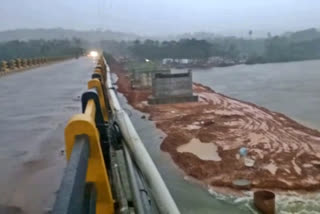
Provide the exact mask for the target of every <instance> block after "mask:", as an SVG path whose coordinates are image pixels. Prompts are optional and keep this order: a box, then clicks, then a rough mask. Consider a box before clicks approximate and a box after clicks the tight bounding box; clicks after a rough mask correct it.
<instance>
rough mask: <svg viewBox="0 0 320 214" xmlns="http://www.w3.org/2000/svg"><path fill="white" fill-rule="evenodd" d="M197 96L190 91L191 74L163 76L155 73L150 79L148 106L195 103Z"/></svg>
mask: <svg viewBox="0 0 320 214" xmlns="http://www.w3.org/2000/svg"><path fill="white" fill-rule="evenodd" d="M196 101H198V96H194V95H193V91H192V72H191V71H189V72H187V73H177V74H163V73H156V74H155V75H154V76H153V78H152V97H150V98H149V100H148V102H149V104H167V103H180V102H196Z"/></svg>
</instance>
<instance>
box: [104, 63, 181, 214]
mask: <svg viewBox="0 0 320 214" xmlns="http://www.w3.org/2000/svg"><path fill="white" fill-rule="evenodd" d="M103 60H105V59H103ZM104 64H105V65H106V69H107V86H108V89H107V91H108V100H109V102H110V107H111V110H112V112H113V114H114V115H115V117H116V120H117V122H118V124H119V126H120V129H121V132H122V134H123V137H124V139H125V142H126V144H127V146H128V148H129V150H130V151H131V153H132V155H133V159H134V161H135V162H136V163H137V165H138V167H139V169H140V170H141V172H142V174H143V175H144V176H145V179H146V181H147V183H148V184H149V185H150V189H151V192H152V194H153V197H154V199H155V201H156V204H157V206H158V208H159V210H160V213H170V214H171V213H172V214H177V213H180V211H179V210H178V207H177V205H176V203H175V202H174V200H173V198H172V196H171V194H170V192H169V190H168V188H167V186H166V184H165V183H164V181H163V179H162V177H161V175H160V173H159V171H158V170H157V167H156V166H155V164H154V163H153V161H152V159H151V157H150V155H149V153H148V152H147V150H146V149H145V147H144V145H143V143H142V141H141V139H140V137H139V135H138V133H137V132H136V130H135V128H134V126H133V124H132V122H131V120H130V118H129V116H128V115H127V113H126V112H125V111H124V110H123V109H122V108H121V105H120V104H119V101H118V98H117V96H116V93H115V91H114V87H112V81H111V74H110V68H109V66H108V65H107V63H106V61H104Z"/></svg>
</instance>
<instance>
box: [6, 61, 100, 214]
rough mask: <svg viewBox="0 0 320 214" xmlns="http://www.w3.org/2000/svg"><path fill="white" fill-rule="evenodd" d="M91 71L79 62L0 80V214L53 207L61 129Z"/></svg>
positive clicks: (89, 65)
mask: <svg viewBox="0 0 320 214" xmlns="http://www.w3.org/2000/svg"><path fill="white" fill-rule="evenodd" d="M94 66H95V63H94V62H93V61H90V60H89V59H88V58H80V59H78V60H69V61H64V62H61V63H57V64H53V65H50V66H43V67H39V68H35V69H32V70H29V71H24V72H21V73H16V74H12V75H8V76H4V77H1V78H0V91H1V93H0V103H1V104H0V136H1V140H0V148H1V149H0V168H1V176H0V195H5V196H6V197H0V213H10V212H14V211H16V212H17V213H25V212H26V213H43V212H44V210H45V209H46V208H47V207H50V205H51V203H53V201H54V192H55V191H56V190H57V189H58V187H59V183H60V178H61V176H62V172H63V168H64V166H65V157H64V155H63V154H61V151H62V150H63V149H64V134H63V130H64V126H65V124H66V122H67V120H68V119H69V118H70V116H72V115H73V114H75V113H78V112H80V101H79V98H78V96H81V94H82V92H83V91H84V90H86V81H87V80H88V79H89V78H90V76H91V74H92V70H93V68H94ZM70 97H72V98H73V99H70ZM37 186H38V187H39V188H37ZM30 193H32V196H30ZM20 207H22V208H23V209H22V210H20ZM14 213H15V212H14Z"/></svg>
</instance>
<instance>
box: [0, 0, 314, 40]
mask: <svg viewBox="0 0 320 214" xmlns="http://www.w3.org/2000/svg"><path fill="white" fill-rule="evenodd" d="M53 27H63V28H70V29H81V30H86V29H97V28H100V29H110V30H114V31H123V32H135V33H138V34H143V35H155V34H161V35H164V34H176V33H184V32H195V31H208V32H216V33H223V34H237V35H239V34H244V33H247V32H248V30H250V29H252V30H253V31H254V32H263V33H266V32H268V31H270V32H272V33H273V34H276V33H280V32H285V31H289V30H297V29H305V28H309V27H316V28H319V27H320V1H319V0H1V6H0V30H7V29H15V28H53Z"/></svg>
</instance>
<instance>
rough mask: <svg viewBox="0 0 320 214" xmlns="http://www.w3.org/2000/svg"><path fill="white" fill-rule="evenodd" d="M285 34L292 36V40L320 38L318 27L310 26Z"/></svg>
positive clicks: (301, 40)
mask: <svg viewBox="0 0 320 214" xmlns="http://www.w3.org/2000/svg"><path fill="white" fill-rule="evenodd" d="M284 36H285V37H288V38H290V40H291V41H294V42H303V41H310V40H315V39H320V31H319V30H317V29H316V28H309V29H306V30H301V31H297V32H289V33H285V34H284Z"/></svg>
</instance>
